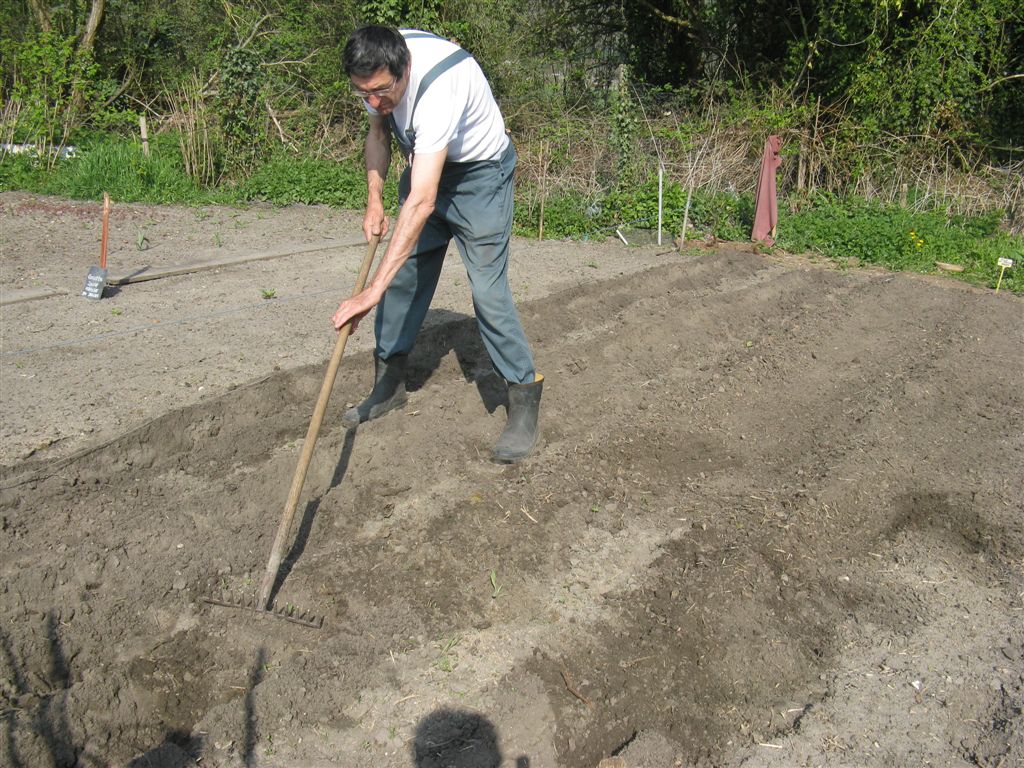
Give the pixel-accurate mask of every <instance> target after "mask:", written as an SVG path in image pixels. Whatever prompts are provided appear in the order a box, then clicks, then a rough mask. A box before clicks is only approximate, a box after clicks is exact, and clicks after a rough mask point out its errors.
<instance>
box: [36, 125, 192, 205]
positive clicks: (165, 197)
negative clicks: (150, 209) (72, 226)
mask: <svg viewBox="0 0 1024 768" xmlns="http://www.w3.org/2000/svg"><path fill="white" fill-rule="evenodd" d="M176 150H177V148H176V147H175V146H174V142H173V141H169V140H167V139H166V138H164V139H163V140H157V141H154V142H152V144H151V152H150V154H149V156H147V155H145V154H144V153H143V151H142V147H141V145H139V144H137V143H135V142H131V141H125V140H122V139H116V138H114V139H105V140H102V141H99V142H98V143H96V144H94V145H92V146H87V147H82V148H80V149H79V150H78V151H77V153H76V155H75V156H74V157H71V158H68V159H66V160H63V161H61V164H60V165H59V166H57V167H56V168H55V172H54V173H51V174H49V175H48V176H47V177H46V178H45V179H44V180H42V184H41V185H40V188H39V189H38V191H40V192H43V193H45V194H51V195H61V196H63V197H71V198H81V199H90V200H97V199H100V198H102V197H103V193H104V192H108V193H109V194H110V196H111V197H112V198H114V199H117V200H122V201H136V202H145V203H179V202H198V201H200V200H203V199H205V198H206V197H207V195H206V193H205V192H204V191H203V190H201V189H200V188H199V187H198V186H197V185H196V183H195V182H194V181H193V180H192V179H191V178H190V177H189V176H188V175H187V174H186V173H185V169H184V167H183V165H182V162H181V155H180V154H179V153H178V152H177V151H176Z"/></svg>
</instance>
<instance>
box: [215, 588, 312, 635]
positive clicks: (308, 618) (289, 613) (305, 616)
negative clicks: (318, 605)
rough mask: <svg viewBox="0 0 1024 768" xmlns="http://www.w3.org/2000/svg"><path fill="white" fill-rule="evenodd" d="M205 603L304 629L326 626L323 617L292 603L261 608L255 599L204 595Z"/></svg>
mask: <svg viewBox="0 0 1024 768" xmlns="http://www.w3.org/2000/svg"><path fill="white" fill-rule="evenodd" d="M203 602H204V603H209V604H210V605H220V606H223V607H224V608H240V609H242V610H243V611H252V612H253V613H258V614H266V615H268V616H274V617H276V618H278V619H284V620H285V621H290V622H292V623H294V624H301V625H302V626H304V627H312V628H313V629H321V628H322V627H323V625H324V617H323V616H320V615H317V614H314V613H311V612H309V611H301V610H299V609H298V608H296V607H295V606H294V605H291V604H290V603H289V604H286V605H285V606H284V607H283V608H275V607H271V606H269V605H268V606H266V607H261V606H260V605H259V602H258V601H257V600H256V598H255V597H242V598H240V599H235V600H232V599H230V598H226V597H214V596H212V595H203Z"/></svg>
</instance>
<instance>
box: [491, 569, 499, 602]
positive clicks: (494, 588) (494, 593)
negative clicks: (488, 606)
mask: <svg viewBox="0 0 1024 768" xmlns="http://www.w3.org/2000/svg"><path fill="white" fill-rule="evenodd" d="M489 578H490V581H491V599H492V600H497V599H498V597H499V596H500V595H501V585H500V584H499V583H498V573H497V571H495V570H494V569H493V568H492V569H491V573H490V576H489Z"/></svg>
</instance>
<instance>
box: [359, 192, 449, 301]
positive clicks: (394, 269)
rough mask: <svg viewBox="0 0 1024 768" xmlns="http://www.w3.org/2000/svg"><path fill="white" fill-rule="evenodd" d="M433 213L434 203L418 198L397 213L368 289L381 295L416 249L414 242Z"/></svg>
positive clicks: (408, 201)
mask: <svg viewBox="0 0 1024 768" xmlns="http://www.w3.org/2000/svg"><path fill="white" fill-rule="evenodd" d="M433 211H434V201H433V200H432V199H431V200H428V199H424V198H418V199H415V200H414V199H412V198H410V199H408V200H406V201H405V204H404V205H403V206H402V209H401V210H400V211H399V212H398V221H396V222H395V230H394V232H393V233H392V235H391V240H390V241H388V249H387V251H386V252H385V253H384V257H383V258H382V259H381V261H380V265H379V266H378V267H377V271H376V273H374V276H373V279H372V280H371V281H370V286H369V287H370V288H371V290H374V291H375V292H377V293H378V295H383V294H384V291H385V290H386V289H387V287H388V286H389V285H390V284H391V281H392V280H394V278H395V275H396V274H398V270H399V269H401V267H402V265H403V264H404V263H405V262H406V260H407V259H408V258H409V256H410V255H411V254H412V251H413V248H415V247H416V241H417V240H419V238H420V233H421V232H423V227H424V226H425V225H426V223H427V219H429V218H430V214H431V213H433Z"/></svg>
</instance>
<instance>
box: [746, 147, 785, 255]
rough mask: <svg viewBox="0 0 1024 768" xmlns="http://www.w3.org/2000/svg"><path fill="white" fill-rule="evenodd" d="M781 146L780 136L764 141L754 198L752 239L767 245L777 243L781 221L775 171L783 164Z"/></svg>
mask: <svg viewBox="0 0 1024 768" xmlns="http://www.w3.org/2000/svg"><path fill="white" fill-rule="evenodd" d="M781 148H782V140H781V139H780V138H779V137H778V136H769V137H768V140H767V141H766V142H765V143H764V155H763V156H762V157H761V175H760V177H759V178H758V180H757V196H756V197H755V198H754V231H753V232H752V233H751V235H750V239H751V240H753V241H754V242H762V243H765V244H766V245H774V244H775V226H776V224H778V222H779V210H778V201H777V197H776V190H775V172H776V171H777V170H778V168H779V166H780V165H781V164H782V159H781V158H780V157H779V150H780V149H781Z"/></svg>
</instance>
